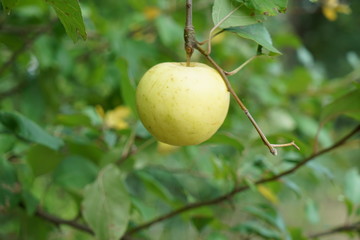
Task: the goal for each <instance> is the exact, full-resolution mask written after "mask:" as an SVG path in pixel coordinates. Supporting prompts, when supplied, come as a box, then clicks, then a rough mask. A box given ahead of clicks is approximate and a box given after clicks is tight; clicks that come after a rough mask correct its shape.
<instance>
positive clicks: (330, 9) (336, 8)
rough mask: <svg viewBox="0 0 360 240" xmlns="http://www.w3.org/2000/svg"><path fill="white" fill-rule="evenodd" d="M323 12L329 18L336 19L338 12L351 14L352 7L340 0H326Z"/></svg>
mask: <svg viewBox="0 0 360 240" xmlns="http://www.w3.org/2000/svg"><path fill="white" fill-rule="evenodd" d="M322 12H323V14H324V16H325V17H326V18H327V19H328V20H330V21H335V20H336V19H337V14H338V13H344V14H349V13H350V12H351V9H350V7H349V6H348V5H346V4H342V3H339V1H338V0H325V1H324V2H323V6H322Z"/></svg>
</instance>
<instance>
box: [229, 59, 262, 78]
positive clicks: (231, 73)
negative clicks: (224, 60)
mask: <svg viewBox="0 0 360 240" xmlns="http://www.w3.org/2000/svg"><path fill="white" fill-rule="evenodd" d="M258 56H260V55H254V56H252V57H251V58H249V59H248V60H246V61H245V62H244V63H243V64H241V65H240V66H239V67H238V68H236V69H235V70H232V71H231V72H226V71H224V72H225V75H228V76H231V75H234V74H236V73H237V72H239V71H240V70H241V69H243V68H244V67H245V66H246V65H248V64H249V63H250V62H252V61H253V60H254V59H255V58H257V57H258Z"/></svg>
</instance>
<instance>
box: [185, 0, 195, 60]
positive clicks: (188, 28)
mask: <svg viewBox="0 0 360 240" xmlns="http://www.w3.org/2000/svg"><path fill="white" fill-rule="evenodd" d="M184 40H185V52H186V66H187V67H189V66H190V62H191V56H192V54H193V52H194V47H195V46H196V44H197V43H196V39H195V30H194V26H193V24H192V0H186V22H185V28H184Z"/></svg>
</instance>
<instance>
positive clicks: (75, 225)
mask: <svg viewBox="0 0 360 240" xmlns="http://www.w3.org/2000/svg"><path fill="white" fill-rule="evenodd" d="M35 215H36V216H38V217H40V218H42V219H44V220H46V221H48V222H51V223H53V224H55V225H67V226H70V227H73V228H75V229H78V230H80V231H83V232H86V233H89V234H91V235H94V232H93V231H92V230H91V229H90V228H89V227H88V226H86V225H83V224H81V223H78V222H76V221H72V220H65V219H62V218H59V217H57V216H54V215H51V214H49V213H47V212H45V211H43V210H42V209H40V208H38V209H37V210H36V212H35Z"/></svg>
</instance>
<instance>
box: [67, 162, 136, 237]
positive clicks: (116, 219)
mask: <svg viewBox="0 0 360 240" xmlns="http://www.w3.org/2000/svg"><path fill="white" fill-rule="evenodd" d="M64 179H67V178H64ZM67 180H68V179H67ZM122 182H123V179H122V177H121V174H120V171H119V170H118V169H117V167H116V166H114V165H108V166H107V167H105V168H104V169H103V170H102V171H101V172H100V173H99V176H98V178H97V179H96V181H95V182H94V183H93V184H91V185H88V186H87V187H86V188H85V192H84V202H83V214H84V218H85V220H86V222H87V223H88V224H89V226H90V227H91V228H92V229H94V232H95V235H96V237H97V238H98V239H100V240H116V239H119V238H120V237H121V236H122V235H123V234H124V232H125V230H126V227H127V224H128V221H129V212H130V198H129V195H128V193H127V191H126V189H125V187H124V185H123V183H122Z"/></svg>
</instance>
